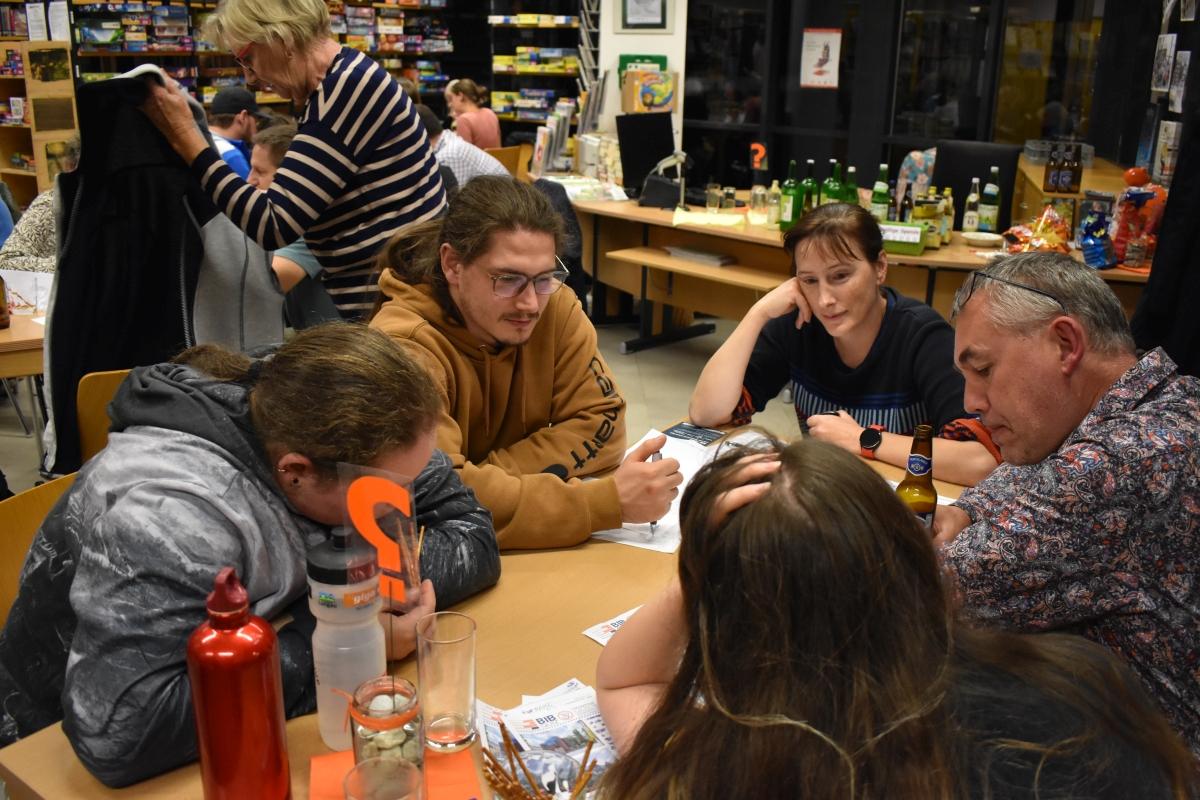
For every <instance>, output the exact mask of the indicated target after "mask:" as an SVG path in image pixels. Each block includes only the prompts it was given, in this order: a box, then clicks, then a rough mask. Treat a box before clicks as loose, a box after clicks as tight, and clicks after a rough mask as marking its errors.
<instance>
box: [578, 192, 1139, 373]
mask: <svg viewBox="0 0 1200 800" xmlns="http://www.w3.org/2000/svg"><path fill="white" fill-rule="evenodd" d="M574 206H575V212H576V214H577V215H578V216H579V222H580V225H581V227H582V229H583V261H584V268H585V269H586V270H587V271H588V272H589V273H590V274H591V275H592V276H593V278H595V280H596V284H595V286H594V288H593V294H592V316H593V320H595V321H597V322H604V321H607V319H608V318H607V316H606V315H608V314H610V313H611V312H613V311H614V310H615V303H614V302H612V301H611V299H610V297H609V295H608V294H607V288H608V287H612V288H614V289H618V290H620V291H622V292H626V293H628V294H630V295H632V296H633V297H634V298H636V299H637V300H638V301H639V303H640V313H639V316H640V322H641V326H642V330H641V337H640V339H641V340H645V341H644V343H643V342H631V344H632V345H633V347H632V349H638V348H639V347H641V346H652V345H653V344H656V343H665V342H667V341H672V340H673V339H676V338H683V336H686V335H687V333H686V332H685V333H683V334H680V333H679V332H678V330H679V326H680V325H686V324H687V323H688V322H689V321H690V320H689V319H687V318H686V317H684V318H679V317H678V315H675V317H673V316H672V313H671V311H672V309H685V310H686V311H690V312H702V313H705V314H711V315H713V316H717V317H724V318H726V319H741V318H742V316H743V315H744V314H745V313H746V311H747V310H749V308H750V306H752V305H753V304H754V302H755V301H756V300H758V299H759V298H760V297H762V296H763V295H764V294H766V293H767V292H768V291H770V290H771V288H773V287H774V286H777V285H778V284H779V283H781V282H782V281H784V280H786V279H787V278H788V277H789V276H790V275H791V263H790V261H789V259H788V257H787V253H786V252H785V251H784V250H783V237H782V235H781V234H780V233H779V231H774V230H768V229H766V228H761V227H752V226H749V225H747V226H745V227H743V228H741V229H732V228H725V227H718V226H711V225H680V226H674V225H672V219H673V216H674V215H673V212H671V211H667V210H664V209H658V208H643V207H641V206H639V205H637V203H636V202H635V201H633V200H577V201H575V203H574ZM721 213H723V214H735V213H741V212H740V211H726V212H721ZM667 246H680V247H691V248H695V249H699V250H706V251H709V252H714V253H720V254H723V255H729V256H732V257H733V258H734V259H735V261H736V263H735V264H733V265H730V266H725V267H716V266H707V265H703V264H697V263H695V262H693V261H686V260H684V259H679V258H673V257H672V256H670V255H669V254H668V253H667V252H666V251H665V250H663V249H662V248H665V247H667ZM978 253H979V250H978V249H977V248H974V247H971V246H970V245H968V244H967V243H966V242H965V241H964V240H963V238H962V234H960V233H954V234H953V235H952V237H951V243H950V245H949V246H943V247H941V248H940V249H937V250H926V251H925V252H924V253H923V254H922V255H919V256H905V255H896V254H892V253H889V254H888V264H889V268H888V279H887V283H888V285H889V286H892V287H894V288H895V289H896V290H897V291H899V292H900V293H901V294H906V295H909V296H910V297H915V298H917V299H919V300H924V301H925V302H926V303H928V304H929V305H931V306H933V307H934V308H935V309H937V311H938V312H939V313H941V314H942V315H943V316H945V317H947V318H948V317H949V315H950V308H951V305H952V304H953V301H954V293H955V292H957V291H958V288H959V286H961V285H962V283H963V281H964V280H965V278H966V276H967V274H968V273H969V272H970V271H972V270H975V269H979V268H980V267H983V266H985V265H986V264H987V263H988V261H987V259H986V258H984V257H982V256H980V255H978ZM1076 255H1077V256H1078V254H1076ZM1098 274H1099V275H1100V276H1101V277H1102V278H1104V280H1106V281H1107V282H1108V284H1109V286H1110V287H1112V289H1113V291H1114V293H1116V295H1117V297H1118V298H1119V299H1120V301H1121V305H1122V307H1123V308H1124V309H1125V312H1126V315H1132V314H1133V310H1134V308H1135V307H1136V306H1137V301H1138V298H1139V297H1140V296H1141V292H1142V287H1143V286H1144V285H1145V283H1146V280H1147V276H1146V275H1142V274H1140V273H1136V272H1130V271H1128V270H1123V269H1109V270H1103V271H1101V272H1099V273H1098ZM655 304H657V305H659V306H661V307H664V313H663V319H662V320H661V321H660V320H655V319H653V318H652V317H653V311H654V306H655ZM673 326H674V330H673Z"/></svg>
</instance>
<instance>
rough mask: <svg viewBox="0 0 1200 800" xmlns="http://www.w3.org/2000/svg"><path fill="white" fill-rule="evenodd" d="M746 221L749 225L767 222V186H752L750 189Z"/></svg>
mask: <svg viewBox="0 0 1200 800" xmlns="http://www.w3.org/2000/svg"><path fill="white" fill-rule="evenodd" d="M746 221H747V222H749V223H750V224H751V225H766V224H767V187H765V186H754V187H753V188H752V189H751V190H750V213H749V214H747V215H746Z"/></svg>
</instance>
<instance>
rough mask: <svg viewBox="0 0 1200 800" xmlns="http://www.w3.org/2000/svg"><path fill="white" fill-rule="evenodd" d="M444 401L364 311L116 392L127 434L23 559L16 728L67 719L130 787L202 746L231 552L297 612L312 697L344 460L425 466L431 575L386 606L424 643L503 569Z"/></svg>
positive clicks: (59, 508) (276, 607) (3, 640)
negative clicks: (215, 589)
mask: <svg viewBox="0 0 1200 800" xmlns="http://www.w3.org/2000/svg"><path fill="white" fill-rule="evenodd" d="M440 412H441V408H440V400H439V396H438V394H437V392H436V390H435V388H434V386H433V383H432V379H431V378H430V377H429V376H428V375H427V374H426V373H425V371H424V370H423V369H421V368H420V367H419V366H418V365H416V364H415V363H414V362H413V361H412V360H411V359H410V358H409V357H407V356H406V355H405V354H404V353H403V352H401V351H400V350H399V348H397V347H396V346H395V345H394V344H393V343H392V342H391V341H390V340H389V339H388V337H387V336H385V335H383V334H381V333H379V332H377V331H373V330H369V329H367V328H365V327H363V326H358V325H349V324H344V323H332V324H329V325H323V326H320V327H316V328H311V329H309V330H307V331H303V332H301V333H300V334H298V335H297V336H296V337H295V338H293V339H292V340H291V341H289V342H288V343H287V344H284V345H283V346H282V347H280V348H279V349H278V350H277V351H276V352H275V353H274V354H272V355H270V356H268V357H267V358H264V359H261V360H251V359H249V358H247V357H245V356H242V355H235V354H233V353H229V352H227V351H225V350H222V349H221V348H219V347H216V346H213V345H203V346H201V347H197V348H192V349H191V350H188V351H185V352H184V353H183V354H182V355H181V356H179V357H178V358H177V359H175V361H174V362H172V363H167V364H157V365H154V366H150V367H142V368H138V369H135V370H134V371H133V372H132V373H131V374H130V376H129V378H128V379H127V380H126V381H125V383H124V384H123V385H122V386H121V388H120V389H119V390H118V392H117V395H116V397H115V398H114V400H113V402H112V405H111V406H110V409H109V413H110V416H111V417H112V419H113V426H112V433H111V435H110V437H109V442H108V446H107V447H106V448H105V449H104V450H102V451H101V452H100V453H99V454H98V455H97V456H96V457H95V458H93V459H91V460H90V461H89V462H88V463H87V464H85V465H84V467H83V468H82V469H81V470H80V472H79V476H78V478H77V479H76V481H75V484H74V486H73V487H72V488H71V490H70V491H69V492H68V493H67V494H66V495H64V496H63V498H62V499H60V500H59V502H58V504H57V505H56V506H55V507H54V509H53V510H52V511H51V512H50V514H49V515H48V516H47V518H46V521H45V522H44V523H43V525H42V527H41V529H40V530H39V531H38V533H37V535H36V536H35V538H34V541H33V544H32V546H31V548H30V551H29V555H28V556H27V558H26V562H25V566H24V568H23V569H22V572H21V586H20V591H19V593H18V596H17V600H16V602H15V603H14V605H13V608H12V611H11V613H10V615H9V618H8V623H7V625H6V626H5V628H4V630H3V632H0V743H5V744H6V743H8V742H11V741H13V740H15V739H17V738H20V737H21V736H25V735H28V734H30V733H33V732H34V731H37V730H39V729H41V728H43V727H45V726H47V725H50V724H52V723H54V722H55V721H57V720H59V719H61V720H62V721H63V730H64V732H65V733H66V735H67V738H68V739H69V740H70V742H71V745H72V746H73V747H74V748H75V752H76V754H77V755H78V756H79V758H80V760H81V761H82V762H83V763H84V765H85V766H87V768H88V769H89V770H90V771H91V772H92V774H94V775H95V776H96V777H97V778H99V779H100V780H101V781H103V782H104V783H106V784H108V785H110V786H123V785H126V784H129V783H133V782H136V781H139V780H142V779H144V778H147V777H149V776H152V775H155V774H158V773H160V772H163V771H166V770H169V769H172V768H174V767H177V766H180V765H181V764H184V763H186V762H188V761H191V760H194V759H195V758H196V755H197V753H196V736H195V722H194V717H193V713H192V705H191V690H190V685H189V683H188V678H187V665H186V643H187V638H188V636H189V635H190V634H191V632H192V631H193V630H194V629H195V628H196V626H197V625H199V624H200V623H201V622H202V621H203V620H204V619H205V618H206V614H205V605H204V604H205V598H206V596H207V594H208V593H209V591H211V589H212V585H213V578H214V577H215V576H216V574H217V572H218V571H219V570H220V569H221V568H222V567H225V566H233V567H235V568H236V570H237V573H238V575H239V576H240V577H241V580H242V582H243V583H244V584H245V586H246V588H247V590H248V592H249V595H250V601H251V611H252V613H254V614H257V615H259V616H262V617H265V618H266V619H268V620H272V621H273V622H275V623H276V625H277V626H278V625H280V624H281V623H283V624H282V627H280V628H279V648H280V657H281V665H282V671H283V689H284V701H285V706H286V709H287V714H288V716H289V717H292V716H297V715H300V714H306V713H310V712H312V711H313V710H314V709H315V705H316V698H315V688H314V683H313V670H312V641H311V640H312V631H313V628H314V625H315V622H314V620H313V618H312V615H311V613H310V612H309V610H308V605H307V587H306V579H305V562H306V559H305V556H306V551H307V549H308V548H309V547H312V546H313V545H315V544H317V543H320V542H321V541H323V540H324V539H325V537H327V536H328V533H329V530H330V528H331V527H332V526H335V525H339V524H342V522H343V519H344V518H345V508H344V499H343V494H342V492H341V491H339V482H338V480H337V467H336V465H337V464H338V463H339V462H345V463H350V464H358V465H364V466H369V467H374V468H377V469H382V470H387V471H389V472H392V473H398V474H400V475H405V476H413V475H415V476H416V478H415V483H414V499H415V505H416V512H417V525H418V526H424V529H425V531H424V537H423V547H422V549H421V563H420V568H421V574H422V576H423V577H424V578H426V579H429V580H427V581H426V582H425V584H424V585H423V587H422V590H421V592H420V599H419V601H418V603H417V606H416V608H414V609H413V610H412V611H411V612H409V613H408V614H405V615H393V614H387V613H385V614H384V624H385V629H386V628H387V627H390V628H391V636H390V637H389V639H390V641H391V643H392V653H391V655H392V656H393V657H400V656H403V655H405V654H406V653H407V652H409V651H411V649H412V643H413V640H414V631H413V627H414V625H415V622H416V618H417V617H419V616H422V615H424V614H426V613H429V612H431V611H432V610H433V609H434V607H435V604H436V605H441V606H446V605H451V604H453V603H456V602H458V601H460V600H462V599H463V598H465V597H467V596H468V595H470V594H473V593H475V592H478V591H480V590H482V589H484V588H486V587H488V586H491V585H492V584H494V583H495V582H496V581H497V580H498V579H499V574H500V557H499V551H498V549H497V545H496V537H495V533H494V531H493V528H492V521H491V516H490V514H489V513H488V511H487V510H486V509H484V508H483V507H481V506H480V505H479V503H478V501H477V500H476V498H475V495H474V493H473V492H472V491H471V490H470V489H469V488H467V487H465V486H464V485H463V484H462V483H461V482H460V480H459V479H458V476H457V475H456V474H455V472H454V471H453V469H451V466H450V461H449V459H448V458H447V457H446V456H445V455H444V454H442V453H441V452H438V451H435V450H434V442H435V438H434V437H435V433H434V431H435V426H436V421H437V419H438V415H439V413H440ZM430 581H432V586H430V585H429V582H430ZM435 587H436V599H435Z"/></svg>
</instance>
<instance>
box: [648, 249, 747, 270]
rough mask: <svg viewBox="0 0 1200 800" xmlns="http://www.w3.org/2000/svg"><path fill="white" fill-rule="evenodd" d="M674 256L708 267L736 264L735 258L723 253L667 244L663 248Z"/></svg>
mask: <svg viewBox="0 0 1200 800" xmlns="http://www.w3.org/2000/svg"><path fill="white" fill-rule="evenodd" d="M663 249H664V250H666V251H667V252H668V253H670V254H671V256H672V257H674V258H682V259H683V260H684V261H694V262H696V263H697V264H707V265H708V266H710V267H727V266H729V265H730V264H736V263H737V259H736V258H734V257H733V256H731V255H727V254H725V253H714V252H712V251H711V250H700V249H698V248H695V247H679V246H677V245H667V246H666V247H664V248H663Z"/></svg>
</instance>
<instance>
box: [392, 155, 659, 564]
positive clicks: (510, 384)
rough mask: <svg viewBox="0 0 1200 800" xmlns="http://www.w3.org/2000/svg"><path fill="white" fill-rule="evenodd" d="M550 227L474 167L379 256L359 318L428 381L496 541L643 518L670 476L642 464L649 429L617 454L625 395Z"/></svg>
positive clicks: (531, 540)
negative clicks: (430, 215)
mask: <svg viewBox="0 0 1200 800" xmlns="http://www.w3.org/2000/svg"><path fill="white" fill-rule="evenodd" d="M562 231H563V228H562V221H561V219H560V217H559V216H558V215H557V214H556V213H555V212H554V210H553V208H552V207H551V205H550V204H549V202H548V201H547V200H546V199H545V197H544V196H543V195H542V194H541V193H540V192H539V191H538V190H537V189H535V188H533V187H532V186H530V185H528V184H525V183H521V182H519V181H516V180H513V179H512V178H509V177H500V176H491V175H485V176H481V177H478V178H476V179H474V180H472V181H471V182H470V183H468V184H467V185H466V186H464V187H463V188H462V190H461V191H460V192H459V193H458V195H457V196H456V197H455V198H454V200H453V201H452V202H451V204H450V207H449V210H448V211H447V213H446V215H445V216H444V217H442V218H441V219H437V220H432V221H430V222H426V223H421V224H420V225H417V226H411V227H409V228H406V229H404V230H402V231H401V232H400V233H399V234H398V235H397V236H396V237H395V238H394V239H393V240H392V242H390V243H389V245H388V246H387V248H385V250H384V252H383V253H382V255H381V266H382V267H383V268H384V269H383V276H382V278H381V280H380V284H379V286H380V290H381V292H382V293H383V298H384V300H383V304H382V306H381V308H380V310H379V312H378V314H377V315H376V316H375V318H374V319H373V320H372V322H371V326H372V327H375V328H379V329H380V330H382V331H384V332H385V333H388V334H389V335H391V336H392V337H393V338H394V339H396V340H397V341H398V342H400V343H401V344H402V345H404V346H405V347H406V348H408V349H409V350H410V352H412V353H414V354H415V355H416V356H417V357H418V358H419V359H420V360H421V361H422V362H423V363H424V364H425V366H426V367H427V368H428V369H429V371H430V372H431V373H432V374H433V376H434V378H435V380H436V381H437V382H438V384H439V386H440V388H441V390H442V392H443V396H444V400H445V404H444V409H445V410H444V411H443V415H442V420H441V423H440V424H439V427H438V447H439V448H441V449H442V450H443V451H444V452H446V453H447V454H448V455H450V458H451V460H452V461H453V463H454V466H455V467H456V468H458V469H459V470H460V471H461V475H462V479H463V482H464V483H466V484H467V485H468V486H470V487H471V488H472V489H474V490H475V493H476V495H477V496H478V497H479V500H480V502H481V503H483V505H484V506H486V507H487V508H488V509H489V510H490V511H491V512H492V517H493V519H494V522H495V525H496V534H497V540H498V541H499V543H500V547H501V548H502V549H514V548H542V547H563V546H569V545H574V544H578V543H580V542H582V541H584V540H585V539H587V538H588V536H590V535H591V534H592V533H593V532H595V531H600V530H607V529H610V528H618V527H620V526H621V523H622V522H635V523H636V522H651V521H654V520H656V519H658V518H659V517H661V516H662V515H663V514H665V513H666V511H667V509H668V507H669V506H670V503H671V500H672V499H673V498H674V497H675V495H676V494H678V491H679V489H678V487H679V484H680V483H681V482H682V476H681V475H680V473H679V464H678V462H677V461H676V460H675V459H671V458H664V459H662V460H660V461H651V460H650V458H651V456H652V455H653V454H654V453H656V452H657V451H658V450H659V449H660V448H661V447H662V444H663V442H664V439H663V438H662V437H658V438H656V439H652V440H648V441H647V442H645V443H643V445H641V446H640V447H638V448H637V449H635V450H634V451H633V452H632V453H631V454H630V455H629V457H628V458H626V459H624V461H622V456H623V454H624V450H625V417H624V415H625V401H624V399H623V398H622V397H621V395H620V392H619V390H618V389H617V385H616V382H615V381H614V379H613V376H612V373H611V372H610V371H609V369H608V365H607V364H606V363H605V362H604V358H603V357H602V356H601V355H600V352H599V350H598V348H597V342H596V331H595V329H594V328H593V327H592V324H591V322H590V321H589V320H588V318H587V317H586V316H585V315H584V313H583V309H582V307H581V306H580V304H579V300H578V299H577V298H576V297H575V294H574V293H573V292H570V291H565V292H562V291H558V290H559V289H560V288H561V287H562V284H563V281H564V280H565V279H566V277H567V271H566V269H565V268H564V267H563V265H562V262H561V261H560V260H559V258H558V255H557V252H558V249H559V246H560V243H561V239H562V236H563V233H562ZM381 402H384V399H383V398H381ZM614 468H615V469H614ZM610 472H611V474H608V473H610ZM596 476H600V477H598V478H597V479H596V480H586V479H587V478H593V477H596Z"/></svg>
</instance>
